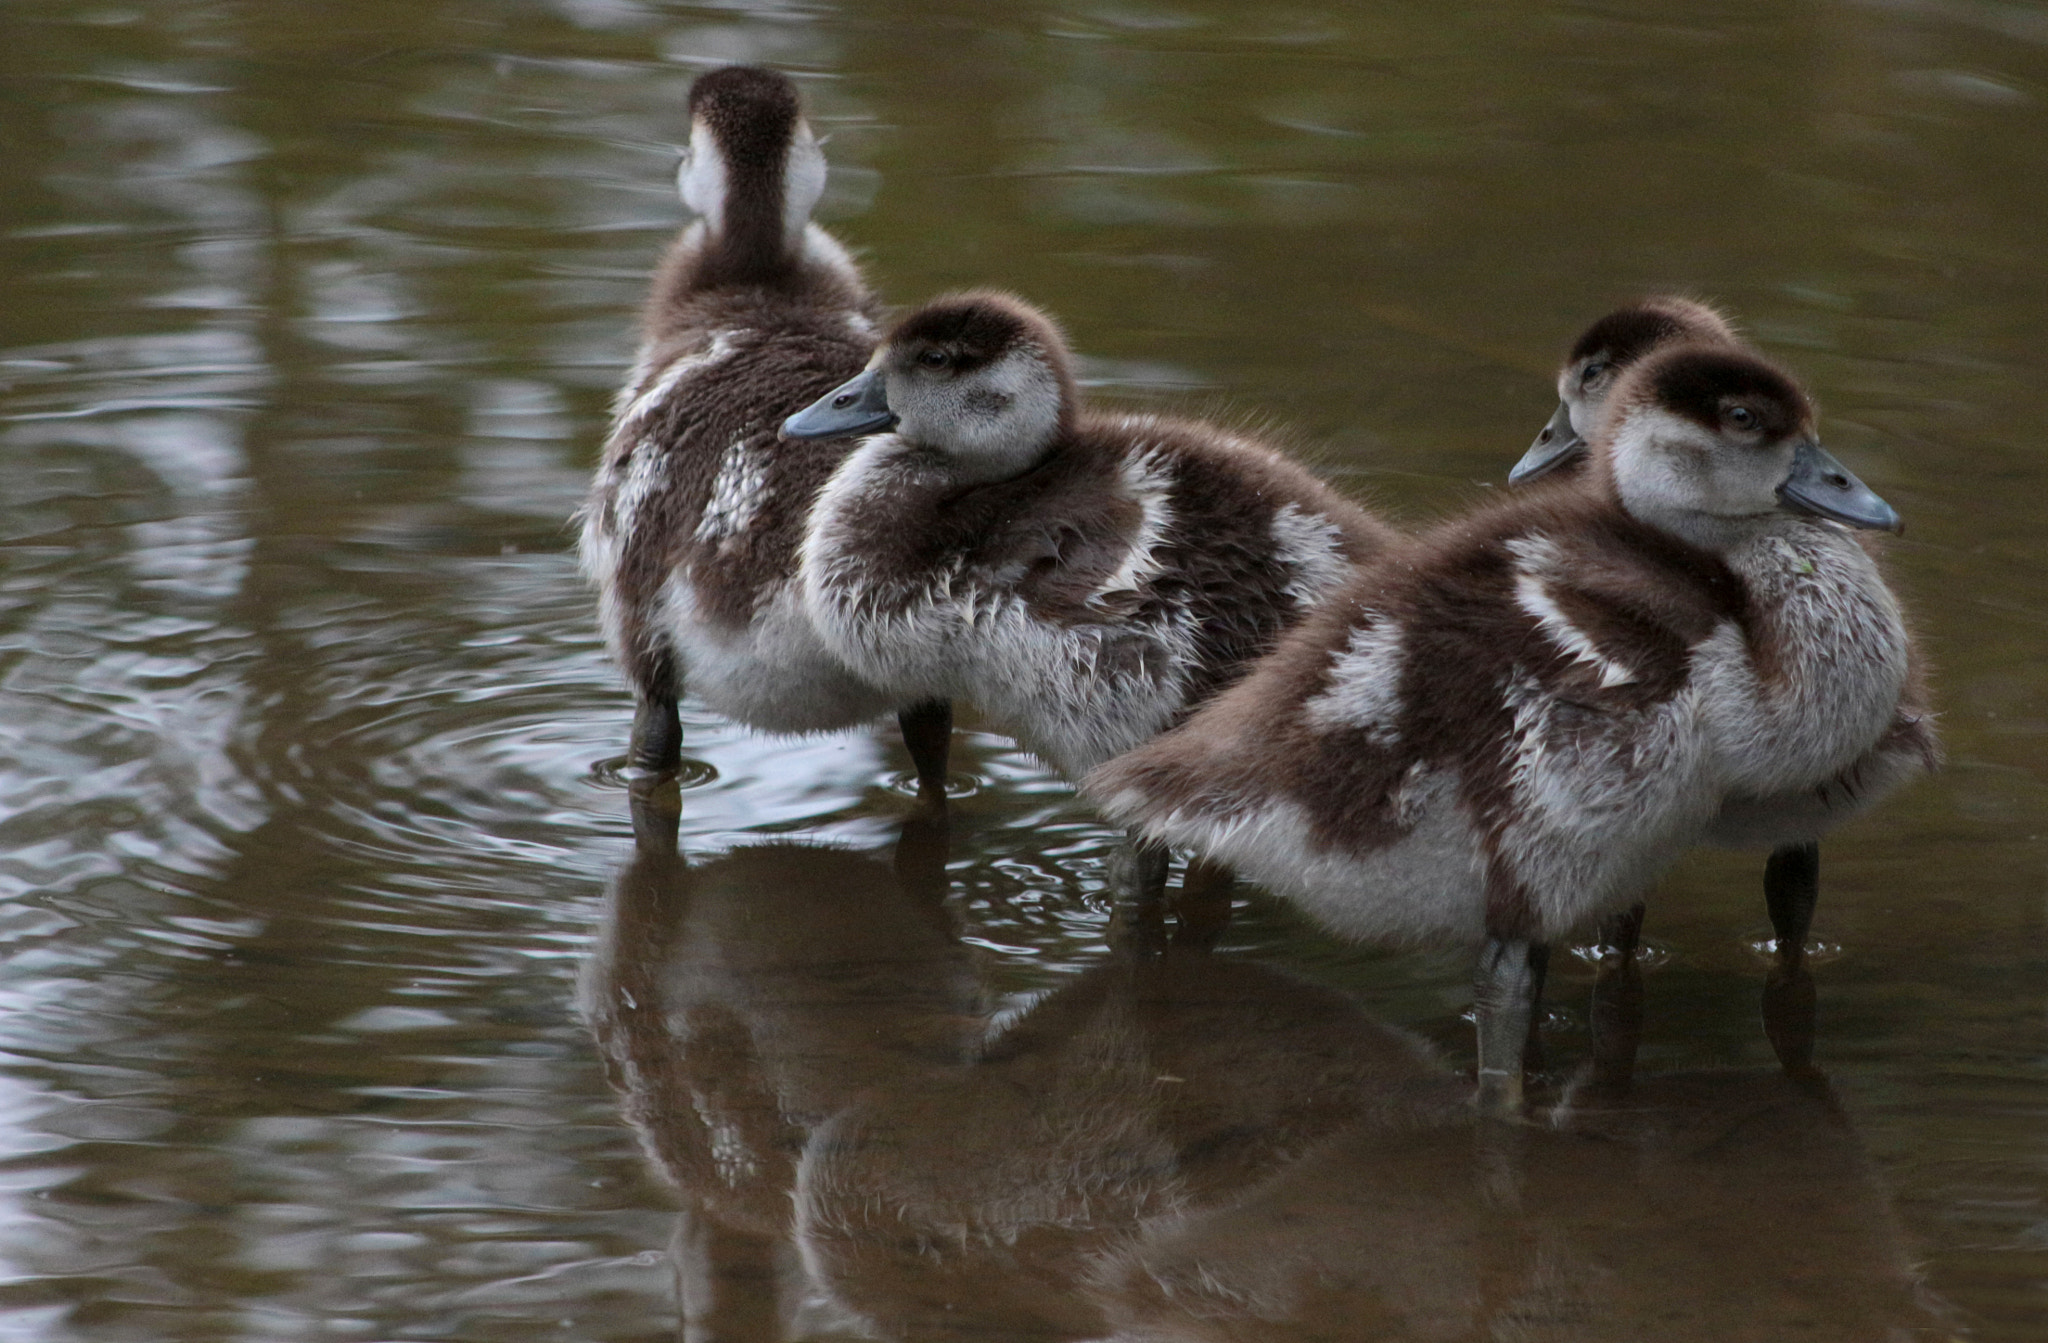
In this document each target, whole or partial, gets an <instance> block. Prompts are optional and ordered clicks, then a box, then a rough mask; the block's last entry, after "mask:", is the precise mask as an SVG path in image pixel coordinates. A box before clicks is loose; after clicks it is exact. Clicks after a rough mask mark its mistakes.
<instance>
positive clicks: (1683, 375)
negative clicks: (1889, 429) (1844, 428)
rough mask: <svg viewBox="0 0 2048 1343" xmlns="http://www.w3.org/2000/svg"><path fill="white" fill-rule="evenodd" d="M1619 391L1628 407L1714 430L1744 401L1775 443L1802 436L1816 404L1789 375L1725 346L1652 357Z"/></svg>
mask: <svg viewBox="0 0 2048 1343" xmlns="http://www.w3.org/2000/svg"><path fill="white" fill-rule="evenodd" d="M1615 392H1616V400H1617V401H1618V402H1620V403H1622V404H1624V405H1632V406H1646V405H1654V406H1657V407H1659V408H1660V409H1663V410H1668V411H1670V412H1672V413H1673V414H1676V415H1682V416H1684V417H1685V418H1686V419H1689V420H1691V421H1693V422H1694V423H1695V424H1699V425H1701V426H1703V427H1705V428H1707V429H1710V430H1715V431H1719V430H1720V429H1722V428H1723V427H1724V425H1723V414H1724V412H1725V411H1726V410H1727V408H1728V406H1729V405H1730V403H1740V404H1741V405H1744V406H1747V407H1748V408H1749V409H1750V411H1751V412H1753V413H1754V414H1755V415H1756V416H1757V418H1758V422H1759V424H1758V427H1759V429H1760V430H1761V432H1762V435H1763V438H1764V441H1765V442H1772V443H1775V442H1778V441H1781V440H1783V439H1785V438H1789V437H1790V436H1792V435H1793V434H1795V433H1799V432H1801V431H1802V430H1804V429H1806V428H1807V427H1808V426H1809V425H1810V424H1811V422H1812V420H1813V404H1812V402H1810V401H1809V400H1808V399H1807V396H1806V393H1805V392H1804V391H1802V390H1800V387H1799V384H1798V383H1796V382H1794V381H1793V380H1792V378H1791V376H1790V375H1788V374H1786V373H1785V372H1784V371H1782V370H1781V369H1778V368H1777V367H1775V366H1773V365H1772V364H1770V363H1769V362H1767V361H1766V360H1764V359H1763V358H1761V357H1759V356H1757V355H1754V354H1751V353H1749V352H1748V351H1746V350H1740V349H1734V348H1731V347H1729V346H1726V345H1699V344H1689V345H1683V346H1679V347H1678V348H1676V349H1672V350H1668V351H1664V352H1661V353H1658V354H1655V355H1652V356H1651V357H1650V358H1649V359H1648V360H1646V361H1645V362H1643V363H1642V364H1639V365H1638V366H1637V367H1635V368H1634V369H1632V370H1631V371H1630V373H1629V375H1628V378H1627V380H1626V382H1625V383H1624V384H1623V385H1622V386H1621V387H1618V388H1616V389H1615ZM1622 418H1625V416H1617V417H1614V418H1613V419H1610V420H1609V421H1608V423H1609V425H1610V426H1612V425H1614V424H1618V423H1619V422H1620V420H1621V419H1622Z"/></svg>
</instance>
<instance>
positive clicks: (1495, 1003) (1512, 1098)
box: [1472, 934, 1547, 1119]
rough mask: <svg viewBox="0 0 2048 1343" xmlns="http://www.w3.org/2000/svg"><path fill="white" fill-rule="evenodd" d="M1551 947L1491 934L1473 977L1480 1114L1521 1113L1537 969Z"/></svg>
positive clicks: (1501, 1116) (1504, 1116) (1512, 1115)
mask: <svg viewBox="0 0 2048 1343" xmlns="http://www.w3.org/2000/svg"><path fill="white" fill-rule="evenodd" d="M1546 954H1547V949H1545V948H1543V945H1542V944H1541V943H1538V942H1531V941H1529V940H1527V939H1525V938H1507V937H1500V936H1497V935H1492V934H1489V935H1488V936H1487V939H1486V945H1485V947H1484V948H1482V949H1481V951H1480V953H1479V972H1478V974H1477V975H1475V976H1474V978H1473V985H1472V989H1473V994H1472V996H1473V1003H1474V1006H1475V1008H1476V1009H1477V1015H1478V1018H1479V1112H1480V1113H1481V1114H1483V1115H1487V1116H1491V1117H1493V1118H1498V1119H1513V1118H1518V1117H1519V1116H1520V1115H1521V1113H1522V1069H1523V1067H1524V1066H1525V1063H1526V1059H1527V1051H1528V1048H1529V1030H1530V1026H1531V1024H1532V1022H1533V1021H1534V1019H1535V1015H1536V998H1537V995H1538V994H1539V993H1541V992H1542V987H1543V977H1542V971H1541V969H1540V968H1539V967H1540V965H1541V963H1542V961H1543V958H1544V956H1545V955H1546Z"/></svg>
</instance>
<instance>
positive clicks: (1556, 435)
mask: <svg viewBox="0 0 2048 1343" xmlns="http://www.w3.org/2000/svg"><path fill="white" fill-rule="evenodd" d="M1585 450H1586V440H1585V439H1583V438H1581V437H1580V436H1579V431H1578V430H1576V429H1574V428H1572V408H1571V407H1570V406H1567V405H1566V404H1565V403H1564V402H1562V401H1560V402H1558V403H1557V414H1555V415H1553V416H1551V417H1550V423H1549V424H1546V425H1544V426H1543V432H1542V433H1540V434H1538V435H1536V441H1535V442H1534V443H1531V444H1530V445H1529V450H1528V451H1527V452H1525V453H1523V454H1522V460H1521V461H1519V462H1516V463H1515V466H1514V469H1513V470H1512V471H1509V472H1508V484H1510V485H1520V484H1522V483H1523V482H1525V481H1531V480H1534V479H1536V477H1538V476H1546V475H1549V474H1550V473H1551V472H1552V471H1554V470H1556V469H1557V468H1558V467H1560V466H1563V465H1564V464H1565V463H1566V462H1569V461H1571V460H1572V459H1573V458H1575V457H1577V456H1578V455H1579V454H1580V453H1582V452H1584V451H1585Z"/></svg>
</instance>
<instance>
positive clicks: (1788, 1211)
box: [585, 797, 1947, 1343]
mask: <svg viewBox="0 0 2048 1343" xmlns="http://www.w3.org/2000/svg"><path fill="white" fill-rule="evenodd" d="M635 828H636V849H635V852H634V856H633V858H632V860H631V862H630V863H628V864H627V866H626V867H625V868H624V869H623V870H622V871H621V872H620V873H619V875H618V877H617V879H616V880H615V882H614V883H613V887H612V891H611V897H610V903H609V906H608V908H607V911H606V922H605V933H604V937H603V940H602V942H601V944H600V946H599V949H598V951H597V953H596V954H595V955H594V956H593V959H592V961H591V963H590V966H589V968H588V970H587V973H586V978H585V992H586V1011H587V1012H588V1014H589V1018H590V1021H591V1024H592V1027H593V1029H594V1031H595V1033H596V1036H597V1039H598V1043H599V1045H600V1048H601V1050H602V1052H603V1054H604V1055H605V1058H606V1060H607V1062H608V1064H609V1065H610V1067H611V1070H612V1076H613V1080H614V1083H615V1085H616V1086H617V1087H618V1089H619V1091H620V1093H621V1098H622V1104H623V1106H624V1109H625V1112H626V1114H627V1116H628V1118H629V1119H630V1120H631V1121H632V1123H633V1125H634V1126H635V1128H636V1129H637V1130H638V1131H639V1133H640V1135H641V1137H642V1140H643V1142H644V1144H645V1146H646V1149H647V1151H648V1153H649V1155H650V1157H651V1158H652V1160H653V1163H654V1165H655V1166H656V1167H657V1169H658V1170H659V1171H660V1172H661V1173H662V1174H664V1175H665V1176H666V1177H667V1179H668V1180H669V1181H670V1183H671V1184H672V1186H673V1187H674V1189H675V1192H676V1194H677V1196H678V1198H679V1200H680V1201H681V1203H682V1205H683V1214H682V1218H681V1224H680V1230H679V1232H678V1235H677V1239H676V1242H675V1250H676V1255H677V1262H678V1266H679V1267H678V1293H679V1301H680V1305H681V1310H682V1314H683V1317H684V1321H685V1326H686V1328H685V1336H686V1337H689V1338H693V1339H721V1340H754V1339H773V1338H797V1337H813V1336H816V1335H817V1334H818V1333H819V1332H821V1331H831V1330H834V1329H838V1330H844V1331H849V1332H852V1333H856V1334H858V1335H860V1336H863V1337H880V1338H917V1339H941V1338H962V1339H965V1338H991V1337H992V1338H1003V1339H1027V1338H1037V1339H1096V1338H1104V1337H1114V1338H1116V1339H1120V1340H1133V1341H1135V1340H1160V1341H1161V1343H1164V1341H1165V1340H1189V1341H1193V1340H1225V1339H1246V1340H1250V1339H1260V1340H1264V1339H1273V1340H1278V1339H1289V1340H1299V1339H1332V1340H1336V1339H1345V1340H1351V1339H1361V1338H1373V1339H1390V1340H1391V1339H1402V1340H1406V1339H1414V1340H1453V1339H1458V1340H1464V1339H1470V1340H1475V1341H1476V1340H1481V1339H1514V1340H1529V1341H1532V1343H1533V1341H1536V1340H1556V1341H1557V1343H1565V1340H1572V1341H1573V1343H1590V1341H1592V1340H1609V1339H1611V1340H1615V1341H1616V1343H1621V1341H1622V1340H1644V1339H1653V1338H1654V1339H1658V1340H1687V1339H1700V1340H1707V1339H1714V1340H1756V1341H1757V1343H1764V1341H1765V1340H1773V1341H1775V1340H1782V1339H1786V1338H1791V1337H1798V1338H1804V1339H1839V1340H1843V1341H1844V1343H1847V1341H1848V1340H1859V1341H1863V1340H1873V1339H1904V1338H1914V1337H1946V1336H1947V1334H1946V1331H1945V1330H1943V1329H1942V1328H1941V1325H1940V1321H1939V1320H1938V1319H1937V1317H1936V1316H1935V1314H1934V1313H1933V1312H1932V1311H1931V1310H1930V1309H1928V1308H1927V1307H1926V1305H1925V1304H1924V1303H1923V1302H1922V1300H1921V1299H1920V1293H1919V1290H1918V1286H1917V1283H1916V1280H1915V1276H1914V1273H1913V1271H1912V1267H1911V1264H1910V1262H1909V1259H1908V1256H1907V1253H1906V1247H1905V1245H1904V1242H1903V1238H1902V1235H1901V1233H1900V1231H1899V1229H1898V1227H1897V1225H1896V1223H1895V1221H1894V1219H1893V1216H1892V1214H1891V1211H1890V1208H1889V1206H1888V1204H1887V1202H1886V1199H1885V1197H1884V1195H1883V1193H1882V1192H1881V1190H1880V1189H1879V1187H1878V1184H1877V1181H1876V1178H1875V1175H1874V1173H1873V1171H1872V1170H1871V1168H1870V1165H1869V1163H1868V1161H1867V1160H1866V1158H1865V1156H1864V1154H1863V1151H1862V1147H1861V1144H1860V1142H1859V1140H1858V1139H1857V1136H1856V1134H1855V1132H1854V1131H1853V1129H1852V1128H1851V1127H1850V1125H1849V1123H1848V1120H1847V1119H1846V1117H1845V1115H1844V1114H1843V1112H1842V1109H1841V1107H1840V1106H1839V1105H1838V1103H1837V1102H1836V1099H1835V1097H1834V1095H1833V1092H1832V1091H1831V1089H1830V1088H1829V1086H1828V1084H1827V1083H1826V1081H1825V1080H1824V1079H1823V1078H1822V1077H1821V1076H1820V1075H1819V1074H1818V1073H1817V1072H1816V1071H1814V1070H1813V1069H1812V1068H1811V1066H1810V1065H1808V1064H1805V1063H1804V1062H1803V1061H1802V1059H1801V1058H1799V1057H1797V1056H1798V1055H1800V1054H1802V1053H1803V1051H1804V1050H1805V1049H1806V1048H1807V1047H1808V1042H1810V1028H1811V1022H1810V1013H1811V1008H1812V998H1811V996H1810V995H1804V996H1802V995H1800V994H1796V993H1793V994H1780V995H1779V997H1778V999H1777V1002H1778V1004H1779V1006H1780V1007H1781V1008H1783V1009H1785V1010H1787V1011H1789V1012H1790V1014H1791V1015H1792V1016H1793V1017H1795V1018H1796V1017H1797V1016H1798V1015H1799V1014H1800V1013H1801V1012H1802V1011H1803V1012H1804V1013H1806V1014H1807V1015H1808V1016H1809V1020H1807V1021H1806V1022H1804V1023H1801V1022H1799V1021H1798V1020H1796V1019H1795V1020H1779V1021H1778V1022H1777V1023H1776V1024H1775V1026H1774V1032H1775V1034H1776V1036H1777V1037H1778V1038H1780V1039H1781V1040H1786V1041H1789V1042H1791V1043H1790V1045H1789V1048H1790V1050H1791V1051H1792V1053H1793V1054H1794V1055H1795V1057H1793V1058H1791V1059H1788V1062H1787V1065H1786V1067H1784V1068H1783V1069H1781V1070H1771V1071H1764V1070H1724V1071H1698V1072H1685V1073H1674V1074H1669V1075H1665V1076H1654V1077H1646V1078H1639V1079H1637V1080H1635V1081H1633V1082H1630V1081H1628V1080H1627V1068H1626V1066H1625V1065H1623V1066H1621V1067H1618V1068H1617V1067H1613V1066H1609V1067H1606V1068H1604V1069H1602V1070H1601V1071H1598V1072H1592V1073H1588V1074H1587V1075H1584V1076H1582V1077H1581V1078H1579V1079H1578V1081H1577V1082H1575V1083H1574V1084H1573V1085H1572V1086H1570V1087H1568V1088H1567V1089H1566V1091H1565V1093H1564V1095H1563V1098H1562V1099H1561V1100H1560V1102H1559V1103H1558V1104H1557V1105H1556V1106H1555V1108H1554V1109H1552V1110H1551V1111H1550V1113H1549V1114H1548V1116H1547V1117H1546V1118H1545V1119H1544V1120H1543V1121H1542V1122H1539V1123H1534V1124H1530V1125H1527V1126H1519V1125H1517V1126H1509V1125H1504V1124H1494V1123H1482V1122H1479V1121H1478V1120H1476V1119H1475V1118H1474V1116H1473V1112H1472V1110H1471V1108H1470V1106H1469V1103H1468V1097H1469V1093H1470V1083H1469V1080H1468V1079H1466V1078H1464V1077H1461V1076H1458V1075H1457V1074H1455V1073H1453V1072H1452V1071H1451V1070H1450V1069H1448V1068H1447V1067H1446V1066H1445V1065H1444V1064H1443V1063H1442V1062H1441V1061H1439V1060H1438V1059H1437V1058H1436V1057H1435V1055H1434V1054H1433V1052H1432V1051H1431V1050H1430V1049H1428V1048H1427V1047H1426V1046H1424V1045H1423V1044H1421V1043H1420V1042H1419V1041H1417V1040H1416V1039H1414V1038H1413V1037H1411V1036H1409V1035H1407V1034H1406V1033H1404V1032H1401V1031H1398V1030H1395V1029H1393V1028H1391V1027H1389V1026H1386V1025H1384V1024H1382V1023H1380V1022H1378V1021H1376V1020H1375V1019H1374V1018H1373V1017H1372V1016H1370V1015H1369V1014H1368V1013H1366V1012H1365V1011H1364V1010H1363V1009H1362V1008H1360V1007H1359V1006H1358V1005H1357V1004H1356V1003H1355V1001H1353V1000H1352V999H1351V998H1349V997H1348V996H1346V995H1344V994H1341V993H1339V992H1336V991H1334V990H1332V989H1329V988H1325V987H1322V986H1319V985H1315V984H1312V983H1309V982H1307V981H1305V980H1302V979H1300V978H1297V977H1295V976H1293V975H1289V974H1286V973H1283V972H1281V971H1279V970H1275V969H1271V968H1267V967H1265V966H1262V965H1259V964H1256V963H1252V962H1248V961H1243V960H1239V959H1235V958H1231V957H1226V956H1219V955H1214V954H1210V953H1208V952H1203V951H1191V950H1188V949H1186V948H1183V947H1170V948H1167V949H1166V950H1164V951H1140V950H1135V949H1126V950H1124V951H1123V952H1120V953H1118V954H1113V955H1111V956H1109V957H1107V958H1106V959H1104V960H1102V961H1100V962H1099V963H1097V964H1096V965H1095V966H1093V967H1092V968H1090V969H1087V970H1085V971H1084V972H1082V973H1080V974H1079V975H1077V976H1076V977H1075V978H1074V979H1073V980H1072V981H1071V982H1069V983H1068V984H1067V985H1065V986H1064V987H1062V988H1059V989H1057V990H1055V991H1053V992H1051V993H1048V994H1047V995H1045V996H1044V997H1042V998H1040V999H1038V1000H1037V1001H1036V1002H1034V1003H1033V1004H1031V1005H1030V1006H1029V1007H1028V1008H1027V1009H1026V1010H1024V1011H1022V1012H1021V1013H1018V1014H1015V1015H1014V1016H1011V1017H1008V1018H1003V1017H999V1016H997V1015H995V1014H993V1013H991V1012H990V1011H989V1010H988V1008H987V1007H986V1005H985V1003H984V1000H983V995H982V994H981V992H980V990H979V987H978V984H977V975H976V972H975V965H974V963H973V961H972V960H971V959H970V957H969V954H968V952H967V949H966V948H965V947H964V946H963V945H962V944H961V942H960V941H959V940H958V938H957V937H956V936H955V935H954V933H953V931H952V929H951V928H950V926H949V923H948V915H947V913H946V910H945V907H944V905H943V903H942V901H943V897H944V895H945V893H946V884H945V880H944V844H945V835H944V822H943V821H937V822H935V821H933V820H932V819H930V818H929V817H928V816H924V815H920V816H918V817H915V818H913V819H912V820H911V821H909V822H908V823H906V826H905V829H904V832H903V835H902V838H901V840H900V842H899V844H898V847H897V851H896V860H895V863H894V869H893V871H892V868H891V866H890V865H888V864H885V863H883V862H881V861H880V860H878V859H876V858H873V857H870V856H866V855H863V854H857V853H851V852H847V851H844V850H838V849H828V848H820V847H814V846H803V845H795V844H770V845H761V846H752V847H743V848H738V849H735V850H732V851H731V852H728V853H726V854H724V855H723V856H720V857H717V858H713V859H709V860H705V861H701V862H695V863H693V862H687V861H685V860H684V859H683V858H682V857H681V856H680V855H679V854H678V852H677V849H676V844H675V817H674V815H673V814H672V813H667V814H664V813H663V811H662V809H661V808H660V807H659V806H658V805H657V804H655V803H654V802H652V801H651V800H650V799H648V798H645V797H643V798H640V799H638V800H637V802H636V811H635ZM1603 997H1604V999H1605V1010H1607V1011H1608V1012H1609V1013H1610V1014H1611V1013H1612V1012H1613V1011H1614V1010H1615V1008H1616V1007H1617V1005H1621V1006H1622V1007H1623V1008H1625V1006H1626V1004H1627V1003H1628V1002H1629V1001H1631V1000H1633V1001H1635V1002H1639V1001H1640V998H1639V995H1631V994H1627V993H1623V994H1616V993H1612V992H1606V993H1604V994H1603ZM1596 1010H1599V1009H1596ZM1782 1015H1783V1012H1781V1016H1782ZM1608 1029H1609V1030H1610V1031H1614V1030H1617V1029H1619V1030H1621V1031H1622V1033H1623V1034H1628V1035H1632V1034H1633V1032H1632V1030H1630V1029H1629V1028H1628V1027H1626V1026H1621V1027H1617V1026H1615V1025H1614V1024H1613V1023H1610V1024H1609V1027H1608Z"/></svg>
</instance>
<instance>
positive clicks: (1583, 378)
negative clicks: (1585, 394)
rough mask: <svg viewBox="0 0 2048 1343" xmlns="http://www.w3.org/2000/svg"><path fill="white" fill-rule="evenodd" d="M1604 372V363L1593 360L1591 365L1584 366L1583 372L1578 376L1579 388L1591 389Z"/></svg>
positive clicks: (1605, 367)
mask: <svg viewBox="0 0 2048 1343" xmlns="http://www.w3.org/2000/svg"><path fill="white" fill-rule="evenodd" d="M1606 371H1607V365H1606V363H1605V362H1603V361H1602V360H1598V359H1596V360H1594V361H1593V362H1592V363H1590V364H1588V365H1586V371H1585V372H1583V373H1581V374H1579V386H1581V387H1591V386H1592V385H1593V383H1594V382H1595V381H1596V380H1598V378H1599V377H1600V375H1601V374H1602V373H1605V372H1606Z"/></svg>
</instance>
